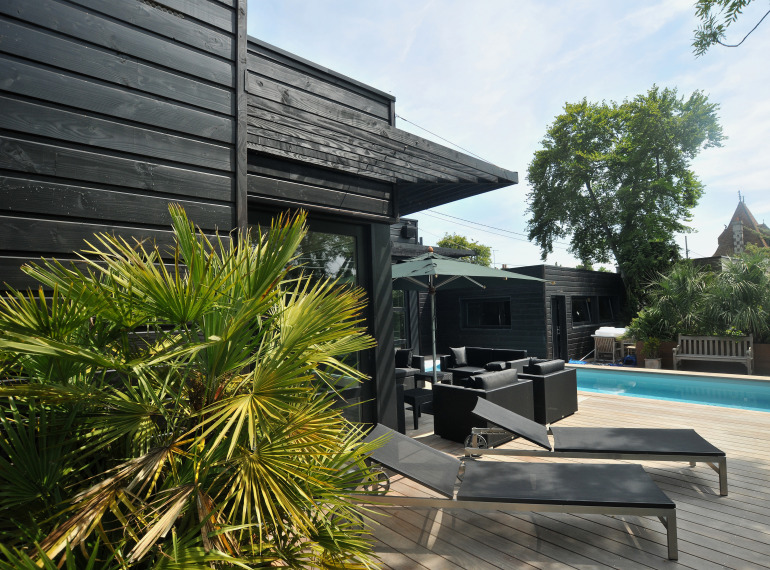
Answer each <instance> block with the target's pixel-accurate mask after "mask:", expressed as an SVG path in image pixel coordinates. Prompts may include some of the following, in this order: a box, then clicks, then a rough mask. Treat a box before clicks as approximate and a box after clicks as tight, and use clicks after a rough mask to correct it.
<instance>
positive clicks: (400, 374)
mask: <svg viewBox="0 0 770 570" xmlns="http://www.w3.org/2000/svg"><path fill="white" fill-rule="evenodd" d="M395 359H396V384H401V385H404V384H406V388H417V387H418V386H417V385H416V384H415V383H414V382H415V378H414V375H415V374H416V373H418V372H425V357H424V356H418V355H412V349H411V348H397V349H396V353H395Z"/></svg>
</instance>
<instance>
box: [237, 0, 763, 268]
mask: <svg viewBox="0 0 770 570" xmlns="http://www.w3.org/2000/svg"><path fill="white" fill-rule="evenodd" d="M767 8H768V5H767V3H766V2H762V1H756V2H754V5H752V6H750V7H749V8H748V9H747V11H746V12H745V14H744V15H743V17H742V18H741V20H740V21H739V22H738V23H737V24H736V25H735V26H734V28H735V29H732V28H731V29H730V33H729V34H728V40H735V41H736V43H737V41H739V40H740V39H741V38H743V36H744V35H745V33H746V32H747V31H748V30H749V29H751V27H753V26H754V24H755V23H756V22H757V21H758V20H759V19H760V18H761V17H762V15H763V14H764V12H765V11H766V10H767ZM248 11H249V29H248V31H249V35H251V36H254V37H256V38H259V39H261V40H263V41H266V42H268V43H271V44H273V45H276V46H278V47H280V48H282V49H285V50H287V51H290V52H292V53H295V54H297V55H299V56H302V57H304V58H306V59H309V60H311V61H314V62H315V63H318V64H320V65H323V66H325V67H328V68H331V69H333V70H335V71H337V72H339V73H343V74H345V75H347V76H349V77H352V78H354V79H356V80H358V81H361V82H363V83H366V84H368V85H371V86H373V87H376V88H378V89H380V90H382V91H385V92H387V93H391V94H392V95H394V96H395V97H396V113H397V114H398V115H400V116H402V117H403V118H405V119H407V120H408V121H410V122H411V123H416V124H417V125H420V126H422V127H424V128H425V129H428V130H429V131H432V132H433V133H436V134H438V135H440V136H441V137H443V138H445V139H448V140H449V141H452V142H453V143H455V144H456V145H459V146H460V147H462V148H463V149H466V151H470V152H472V153H473V154H476V155H478V156H480V157H482V158H484V159H485V160H488V161H489V162H492V163H494V164H497V165H498V166H502V167H504V168H507V169H509V170H513V171H517V172H518V173H519V179H520V183H519V184H518V185H516V186H512V187H509V188H506V189H502V190H497V191H494V192H489V193H487V194H482V195H480V196H476V197H473V198H468V199H465V200H461V201H458V202H454V203H452V204H447V205H445V206H442V207H440V208H436V209H434V210H428V211H426V212H423V213H419V214H414V215H410V216H409V217H411V218H417V219H418V220H419V226H420V232H421V235H422V236H423V238H424V241H425V243H426V244H427V243H434V242H435V241H437V240H438V239H440V238H441V237H442V236H443V235H444V233H445V232H446V231H457V232H458V233H461V234H463V235H466V236H468V237H469V238H471V239H475V240H477V241H479V242H481V243H484V244H487V245H490V246H491V247H492V248H493V252H494V261H495V263H496V265H498V266H499V265H500V264H503V263H505V264H508V265H509V266H519V265H529V264H535V263H541V261H540V251H539V249H538V248H537V247H536V246H535V245H533V244H531V243H529V242H528V241H527V240H526V237H525V236H526V225H527V220H528V214H527V212H526V208H527V203H526V196H527V193H528V191H529V188H528V185H527V180H526V170H527V166H528V164H529V162H530V161H531V160H532V156H533V153H534V152H535V151H536V150H538V149H539V148H540V141H541V140H542V138H543V136H544V134H545V132H546V129H547V127H548V125H550V124H551V122H552V121H553V119H554V117H556V115H558V114H560V113H561V112H562V110H563V108H564V104H565V103H566V102H576V101H579V100H581V99H582V98H583V97H587V98H588V99H589V100H591V101H601V100H608V101H609V100H614V101H622V100H623V99H625V98H633V97H634V96H635V95H638V94H640V93H644V92H646V91H647V90H648V89H649V88H650V87H651V86H652V85H653V84H657V85H659V86H661V87H676V88H677V89H678V90H679V92H680V94H683V95H689V94H690V93H692V92H693V91H694V90H702V91H703V92H704V93H706V94H707V95H708V96H709V98H710V100H711V101H712V102H715V103H718V104H719V105H720V111H719V116H720V119H721V123H722V126H723V129H724V132H725V135H727V137H729V138H728V140H727V141H726V142H725V144H724V146H723V147H722V148H717V149H708V150H706V151H704V152H702V153H701V154H700V155H699V157H698V158H697V159H696V161H695V162H694V163H693V168H694V170H695V172H696V174H697V175H698V177H699V179H700V180H701V181H702V182H703V183H704V184H705V195H704V197H703V198H702V199H701V202H700V204H699V205H698V207H697V208H696V209H695V210H694V212H693V220H692V223H691V226H693V227H695V228H696V229H697V232H695V233H691V234H689V235H688V238H687V239H688V245H689V249H690V255H691V257H701V256H710V255H712V254H713V253H714V250H715V249H716V247H717V241H716V240H717V236H718V235H719V234H720V233H721V232H722V230H723V229H724V226H725V224H726V223H727V222H728V221H729V219H730V215H731V214H732V213H733V211H734V210H735V207H736V206H737V204H738V191H740V192H741V194H742V195H743V196H745V200H746V205H747V206H748V207H749V209H750V210H751V211H752V213H753V214H754V216H755V217H756V218H757V220H758V221H759V222H762V221H765V222H766V223H768V224H770V191H769V190H770V182H768V181H770V159H768V150H769V148H768V147H769V146H770V145H768V137H770V97H769V96H768V95H770V93H769V92H770V65H769V64H768V60H769V58H768V54H770V18H768V20H766V21H765V22H764V23H763V25H762V26H760V27H759V28H758V29H757V31H756V32H754V33H753V34H752V35H751V36H750V37H749V38H748V39H747V40H746V42H745V43H744V44H743V45H742V46H741V47H739V48H731V49H728V48H722V47H719V46H717V47H715V48H712V49H711V50H710V51H709V52H708V53H707V54H706V55H705V56H703V57H701V58H697V59H696V58H695V56H694V55H693V54H692V47H691V42H692V31H693V30H694V29H695V28H696V26H697V20H696V18H695V15H694V9H693V1H692V0H657V1H656V0H622V1H618V0H590V1H589V0H585V1H576V0H572V1H566V0H552V1H548V2H545V1H542V0H474V1H468V0H465V1H463V0H388V1H387V2H386V1H365V0H355V1H353V0H249V3H248ZM411 123H408V122H405V121H403V120H398V122H397V126H398V127H399V128H401V129H404V130H407V131H411V132H414V133H416V134H418V135H420V136H423V137H426V138H431V139H434V140H437V142H442V141H441V140H439V139H435V138H434V137H433V136H432V135H430V134H428V133H426V132H425V131H423V130H420V129H418V128H416V127H415V126H414V125H413V124H411ZM442 144H447V143H446V142H442ZM447 215H448V216H452V217H451V218H450V217H447ZM462 220H468V221H469V222H465V221H462ZM479 223H482V224H484V225H483V226H482V225H479ZM677 241H678V242H679V243H680V244H681V245H682V247H684V237H683V236H680V237H679V238H678V240H677ZM566 248H567V244H566V243H560V244H557V247H556V248H555V250H554V252H553V254H551V255H549V256H548V259H547V263H551V264H553V263H559V264H561V265H567V266H574V265H575V264H576V263H577V261H576V260H575V259H574V258H573V257H572V256H571V255H569V253H568V252H567V251H566Z"/></svg>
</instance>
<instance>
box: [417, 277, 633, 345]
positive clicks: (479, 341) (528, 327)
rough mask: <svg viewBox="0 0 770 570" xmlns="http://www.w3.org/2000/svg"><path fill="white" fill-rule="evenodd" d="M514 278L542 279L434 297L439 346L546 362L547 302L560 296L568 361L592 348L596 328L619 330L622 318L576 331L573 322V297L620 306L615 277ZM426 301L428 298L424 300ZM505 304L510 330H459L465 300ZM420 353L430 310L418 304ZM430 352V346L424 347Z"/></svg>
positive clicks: (548, 336)
mask: <svg viewBox="0 0 770 570" xmlns="http://www.w3.org/2000/svg"><path fill="white" fill-rule="evenodd" d="M513 271H514V272H516V273H521V274H523V275H529V276H532V277H539V278H541V279H545V282H544V283H533V282H531V281H522V280H516V279H509V280H507V281H501V283H500V285H498V286H492V287H487V289H484V290H478V289H474V288H472V287H468V288H467V289H455V290H447V291H441V292H440V293H438V294H437V295H436V313H437V315H438V325H439V326H438V331H439V332H438V336H437V339H436V341H437V346H438V350H439V352H442V353H446V352H447V351H448V349H449V347H453V346H488V347H499V348H518V349H526V350H527V351H528V352H529V354H530V355H531V356H537V357H541V358H546V357H548V358H550V357H552V355H553V347H552V330H551V328H552V322H551V298H552V296H564V297H565V301H566V313H567V351H568V356H569V358H581V357H583V356H585V355H586V354H588V352H590V350H591V349H592V348H593V338H592V337H591V335H592V334H594V332H595V331H596V329H597V328H599V327H600V326H621V325H622V324H623V323H622V322H621V320H620V316H619V315H616V318H615V319H614V320H612V321H607V322H598V321H597V322H592V323H590V324H585V325H579V324H578V325H576V324H574V323H573V321H572V298H573V297H592V298H596V297H601V296H607V297H614V298H616V299H617V300H618V305H619V306H622V304H623V302H624V298H623V296H624V289H623V282H622V280H621V278H620V276H619V275H617V274H615V273H605V272H599V271H587V270H581V269H574V268H571V267H560V266H552V265H533V266H527V267H517V268H514V269H513ZM426 297H427V296H426ZM490 298H506V299H509V300H510V303H511V327H510V328H503V329H486V330H485V329H472V328H464V327H463V326H462V322H461V318H462V311H461V310H460V306H461V301H462V300H463V299H490ZM420 305H421V308H420V318H421V323H420V332H421V348H422V350H423V351H424V350H425V348H424V347H425V346H426V344H425V342H426V340H429V335H430V328H429V323H430V309H429V307H428V306H427V304H426V303H425V300H423V299H421V304H420ZM428 346H429V345H428Z"/></svg>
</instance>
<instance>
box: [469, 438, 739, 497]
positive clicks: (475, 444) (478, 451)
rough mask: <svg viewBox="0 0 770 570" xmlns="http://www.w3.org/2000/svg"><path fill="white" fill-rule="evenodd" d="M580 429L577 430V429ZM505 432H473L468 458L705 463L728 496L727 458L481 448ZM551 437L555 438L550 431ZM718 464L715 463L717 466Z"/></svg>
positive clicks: (720, 491) (722, 491) (720, 488)
mask: <svg viewBox="0 0 770 570" xmlns="http://www.w3.org/2000/svg"><path fill="white" fill-rule="evenodd" d="M575 429H578V428H575ZM510 433H511V432H509V431H508V430H505V429H502V428H473V432H472V434H471V446H470V447H466V448H465V456H466V457H470V456H474V455H513V456H517V457H560V458H564V459H608V460H626V461H677V462H681V461H683V462H689V464H690V467H695V465H696V464H697V463H705V464H706V465H708V466H709V467H711V468H712V469H713V470H714V471H716V472H717V474H718V475H719V494H720V495H722V496H726V495H727V457H725V456H722V457H714V456H713V455H689V454H670V453H667V454H656V453H613V452H590V451H555V450H554V449H553V447H552V448H551V450H547V449H494V448H484V447H479V440H478V437H479V436H484V435H490V434H510ZM548 433H549V435H553V434H552V432H551V430H550V429H549V430H548ZM715 460H716V462H715Z"/></svg>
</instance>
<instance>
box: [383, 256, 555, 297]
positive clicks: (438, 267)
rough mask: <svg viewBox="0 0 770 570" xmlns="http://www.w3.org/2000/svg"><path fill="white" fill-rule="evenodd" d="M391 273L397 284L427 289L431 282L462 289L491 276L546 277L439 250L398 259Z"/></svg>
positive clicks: (439, 286) (484, 283)
mask: <svg viewBox="0 0 770 570" xmlns="http://www.w3.org/2000/svg"><path fill="white" fill-rule="evenodd" d="M391 273H392V275H393V284H394V286H396V288H397V289H406V290H409V291H415V290H421V289H428V288H429V287H430V285H431V282H432V285H433V287H435V288H436V289H461V288H464V287H468V286H469V282H470V283H472V284H473V285H475V286H477V287H482V288H484V287H486V286H487V285H489V284H490V282H489V280H491V279H526V280H529V281H543V279H539V278H537V277H530V276H529V275H521V274H520V273H513V272H512V271H503V270H501V269H493V268H491V267H485V266H483V265H476V264H475V263H468V262H467V261H460V260H457V259H452V258H451V257H445V256H443V255H439V254H437V253H426V254H424V255H419V256H417V257H413V258H411V259H407V260H404V261H401V262H398V263H395V264H394V265H393V266H392V267H391Z"/></svg>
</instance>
